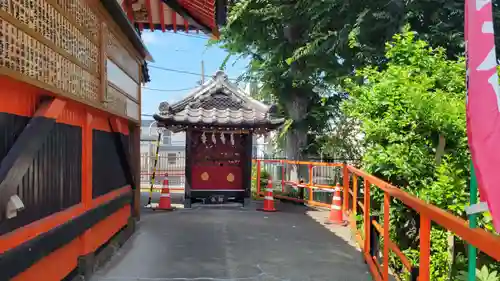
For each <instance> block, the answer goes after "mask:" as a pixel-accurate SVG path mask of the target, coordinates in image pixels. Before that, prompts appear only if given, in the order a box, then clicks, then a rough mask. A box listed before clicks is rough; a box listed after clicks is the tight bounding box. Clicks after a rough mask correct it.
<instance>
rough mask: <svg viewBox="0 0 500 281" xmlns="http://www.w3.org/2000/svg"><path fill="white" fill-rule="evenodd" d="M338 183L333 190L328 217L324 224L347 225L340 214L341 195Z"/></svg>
mask: <svg viewBox="0 0 500 281" xmlns="http://www.w3.org/2000/svg"><path fill="white" fill-rule="evenodd" d="M340 189H341V187H340V184H338V183H337V185H336V186H335V192H334V193H333V197H332V205H331V206H330V217H329V218H328V220H327V221H326V224H337V225H347V221H346V220H344V217H343V214H342V197H341V196H340Z"/></svg>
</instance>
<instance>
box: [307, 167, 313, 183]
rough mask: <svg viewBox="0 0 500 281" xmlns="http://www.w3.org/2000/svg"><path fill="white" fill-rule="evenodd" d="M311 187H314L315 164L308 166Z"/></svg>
mask: <svg viewBox="0 0 500 281" xmlns="http://www.w3.org/2000/svg"><path fill="white" fill-rule="evenodd" d="M308 173H309V185H313V164H309V165H308Z"/></svg>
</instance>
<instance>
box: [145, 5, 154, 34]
mask: <svg viewBox="0 0 500 281" xmlns="http://www.w3.org/2000/svg"><path fill="white" fill-rule="evenodd" d="M146 10H147V12H148V21H149V29H150V30H151V31H155V26H154V24H153V9H151V0H146Z"/></svg>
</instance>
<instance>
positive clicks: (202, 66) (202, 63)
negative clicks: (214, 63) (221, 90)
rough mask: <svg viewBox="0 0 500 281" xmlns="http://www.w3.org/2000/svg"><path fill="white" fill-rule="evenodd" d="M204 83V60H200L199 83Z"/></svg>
mask: <svg viewBox="0 0 500 281" xmlns="http://www.w3.org/2000/svg"><path fill="white" fill-rule="evenodd" d="M204 83H205V62H204V61H203V59H202V60H201V85H203V84H204Z"/></svg>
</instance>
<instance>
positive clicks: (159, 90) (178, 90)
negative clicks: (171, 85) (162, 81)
mask: <svg viewBox="0 0 500 281" xmlns="http://www.w3.org/2000/svg"><path fill="white" fill-rule="evenodd" d="M198 87H199V86H195V87H190V88H184V89H175V90H174V89H154V88H148V87H142V88H143V89H146V90H150V91H157V92H182V91H187V90H194V89H196V88H198Z"/></svg>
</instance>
